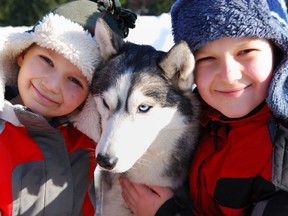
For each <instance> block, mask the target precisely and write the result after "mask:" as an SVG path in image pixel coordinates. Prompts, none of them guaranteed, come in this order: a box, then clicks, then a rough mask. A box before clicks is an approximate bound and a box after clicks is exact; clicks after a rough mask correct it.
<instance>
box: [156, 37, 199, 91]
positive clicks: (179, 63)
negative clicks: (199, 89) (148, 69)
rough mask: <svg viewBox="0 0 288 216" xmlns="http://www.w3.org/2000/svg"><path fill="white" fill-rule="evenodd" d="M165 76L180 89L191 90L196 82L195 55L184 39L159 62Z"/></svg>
mask: <svg viewBox="0 0 288 216" xmlns="http://www.w3.org/2000/svg"><path fill="white" fill-rule="evenodd" d="M159 66H160V67H161V68H162V69H163V71H164V73H165V76H166V77H167V78H168V79H170V80H171V81H172V83H173V84H175V85H176V86H177V87H178V88H179V89H180V90H182V91H190V90H191V88H192V84H193V82H194V76H193V70H194V66H195V59H194V56H193V54H192V52H191V50H190V48H189V46H188V44H187V43H186V42H184V41H181V42H179V43H177V44H175V45H174V46H173V47H172V48H171V49H170V50H169V51H168V52H167V54H166V55H165V57H164V58H163V59H162V60H161V62H160V63H159Z"/></svg>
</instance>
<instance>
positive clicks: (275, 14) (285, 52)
mask: <svg viewBox="0 0 288 216" xmlns="http://www.w3.org/2000/svg"><path fill="white" fill-rule="evenodd" d="M171 18H172V33H173V36H174V41H175V42H179V41H180V40H185V41H187V42H188V44H189V46H190V48H191V50H192V51H193V52H195V51H196V50H197V49H199V48H200V47H202V46H203V45H205V44H207V43H209V42H212V41H214V40H217V39H220V38H222V37H259V38H265V39H269V40H270V41H272V42H274V44H275V45H276V46H277V47H278V48H279V49H280V50H281V51H282V53H281V57H282V59H281V62H280V64H279V65H278V66H277V67H276V69H275V71H274V76H273V79H272V81H271V85H270V89H269V92H268V96H267V99H266V101H267V104H268V105H269V107H270V108H271V110H272V111H273V113H274V114H275V115H276V116H277V117H279V118H283V119H286V120H288V25H287V21H288V17H287V8H286V5H285V1H284V0H237V1H236V0H230V1H228V0H213V1H211V0H200V1H199V0H177V1H176V2H175V3H174V5H173V6H172V9H171Z"/></svg>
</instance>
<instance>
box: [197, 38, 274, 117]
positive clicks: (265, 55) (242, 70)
mask: <svg viewBox="0 0 288 216" xmlns="http://www.w3.org/2000/svg"><path fill="white" fill-rule="evenodd" d="M195 58H196V68H195V81H196V84H197V88H198V91H199V93H200V95H201V97H202V98H203V100H204V101H205V102H206V103H208V104H209V105H210V106H212V107H213V108H215V109H217V110H218V111H220V112H221V113H222V114H223V115H225V116H227V117H230V118H239V117H243V116H245V115H247V114H248V113H249V112H251V111H252V110H253V109H254V108H256V107H257V106H258V105H259V104H260V103H262V102H263V101H264V100H265V98H266V95H267V91H268V87H269V84H270V81H271V77H272V70H273V48H272V45H271V43H270V42H269V41H268V40H265V39H257V38H221V39H219V40H216V41H213V42H211V43H208V44H206V45H205V46H203V47H201V48H200V49H199V50H197V51H196V53H195Z"/></svg>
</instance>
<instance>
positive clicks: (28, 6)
mask: <svg viewBox="0 0 288 216" xmlns="http://www.w3.org/2000/svg"><path fill="white" fill-rule="evenodd" d="M69 1H72V0H0V5H1V6H0V26H32V25H34V24H35V23H36V22H37V21H38V20H39V19H40V18H41V17H42V16H43V15H44V14H46V13H47V12H48V11H49V10H51V9H52V8H54V7H56V6H57V5H59V4H63V3H65V2H69ZM93 1H97V0H93ZM173 2H174V0H120V3H121V5H122V7H123V8H127V9H130V10H132V11H134V12H135V13H137V14H141V15H160V14H161V13H163V12H166V13H167V12H169V11H170V7H171V5H172V3H173Z"/></svg>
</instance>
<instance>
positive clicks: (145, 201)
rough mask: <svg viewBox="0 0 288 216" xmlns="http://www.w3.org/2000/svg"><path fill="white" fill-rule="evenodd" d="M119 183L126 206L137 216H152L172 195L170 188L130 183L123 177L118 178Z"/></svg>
mask: <svg viewBox="0 0 288 216" xmlns="http://www.w3.org/2000/svg"><path fill="white" fill-rule="evenodd" d="M119 182H120V184H121V187H122V197H123V199H124V200H125V203H126V205H127V206H128V207H129V208H130V209H131V210H132V211H133V212H134V214H136V215H137V216H154V215H155V214H156V212H157V210H158V209H159V208H160V206H161V205H162V204H163V203H165V202H166V201H167V200H168V199H170V198H171V197H173V195H174V193H173V191H172V190H171V189H170V188H166V187H159V186H146V185H142V184H136V183H132V182H130V181H129V180H128V179H127V178H125V177H124V176H121V177H120V178H119Z"/></svg>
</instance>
